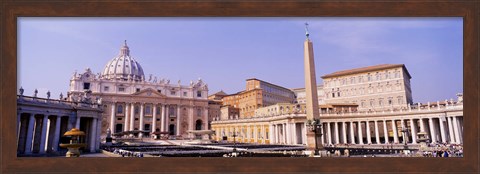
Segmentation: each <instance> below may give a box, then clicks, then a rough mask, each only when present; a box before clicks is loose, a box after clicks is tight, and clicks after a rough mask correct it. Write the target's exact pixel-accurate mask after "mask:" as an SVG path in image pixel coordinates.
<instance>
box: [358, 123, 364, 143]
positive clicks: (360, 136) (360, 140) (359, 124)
mask: <svg viewBox="0 0 480 174" xmlns="http://www.w3.org/2000/svg"><path fill="white" fill-rule="evenodd" d="M358 142H359V144H363V132H362V122H360V121H359V122H358Z"/></svg>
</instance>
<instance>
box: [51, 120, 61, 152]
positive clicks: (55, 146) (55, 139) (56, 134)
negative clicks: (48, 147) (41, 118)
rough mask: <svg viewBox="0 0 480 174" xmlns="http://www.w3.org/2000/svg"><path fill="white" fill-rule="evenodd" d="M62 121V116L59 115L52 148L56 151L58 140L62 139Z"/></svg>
mask: <svg viewBox="0 0 480 174" xmlns="http://www.w3.org/2000/svg"><path fill="white" fill-rule="evenodd" d="M61 121H62V117H60V116H57V120H56V121H55V134H54V137H53V143H52V150H53V151H54V152H57V151H58V141H59V140H60V123H61Z"/></svg>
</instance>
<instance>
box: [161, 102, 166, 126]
mask: <svg viewBox="0 0 480 174" xmlns="http://www.w3.org/2000/svg"><path fill="white" fill-rule="evenodd" d="M165 112H166V110H165V104H162V112H161V113H162V116H160V131H161V132H166V130H165Z"/></svg>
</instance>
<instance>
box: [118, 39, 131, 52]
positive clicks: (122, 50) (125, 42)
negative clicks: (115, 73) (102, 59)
mask: <svg viewBox="0 0 480 174" xmlns="http://www.w3.org/2000/svg"><path fill="white" fill-rule="evenodd" d="M120 55H126V56H130V49H129V48H128V46H127V40H125V41H124V42H123V46H122V48H120Z"/></svg>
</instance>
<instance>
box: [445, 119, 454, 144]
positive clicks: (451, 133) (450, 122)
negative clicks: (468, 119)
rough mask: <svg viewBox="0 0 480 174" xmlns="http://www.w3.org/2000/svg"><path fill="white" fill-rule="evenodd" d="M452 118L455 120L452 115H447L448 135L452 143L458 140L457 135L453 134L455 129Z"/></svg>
mask: <svg viewBox="0 0 480 174" xmlns="http://www.w3.org/2000/svg"><path fill="white" fill-rule="evenodd" d="M452 120H453V118H452V117H447V121H448V135H449V136H450V138H449V141H450V143H454V142H456V141H455V135H454V134H453V133H454V131H453V125H452Z"/></svg>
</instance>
